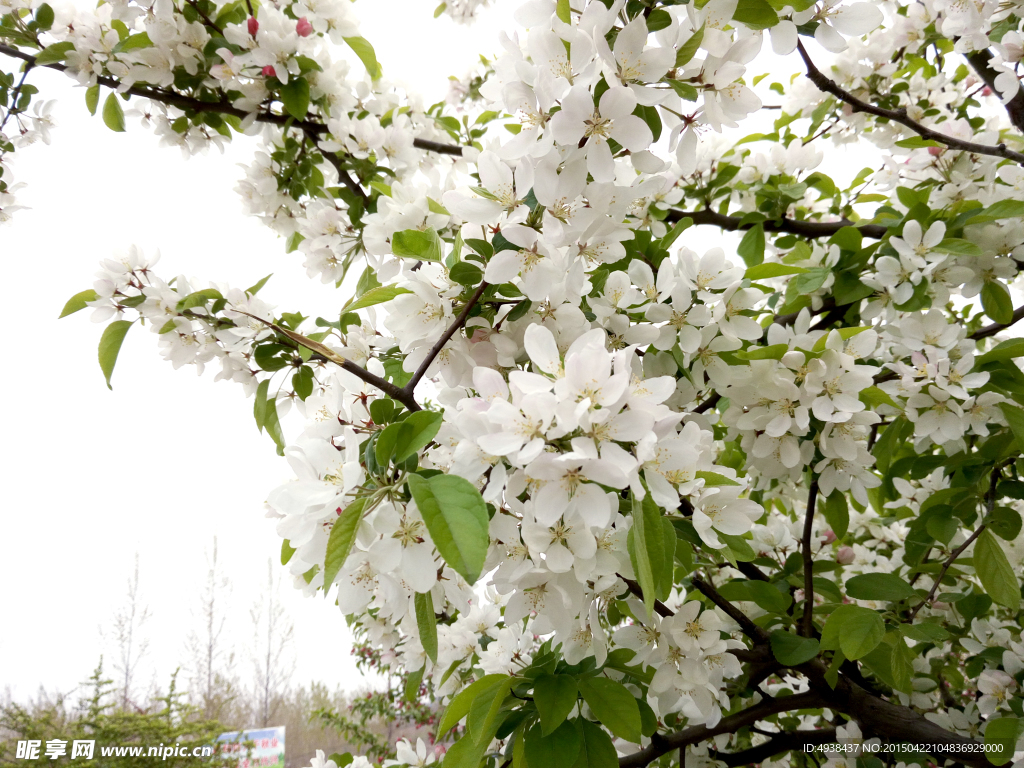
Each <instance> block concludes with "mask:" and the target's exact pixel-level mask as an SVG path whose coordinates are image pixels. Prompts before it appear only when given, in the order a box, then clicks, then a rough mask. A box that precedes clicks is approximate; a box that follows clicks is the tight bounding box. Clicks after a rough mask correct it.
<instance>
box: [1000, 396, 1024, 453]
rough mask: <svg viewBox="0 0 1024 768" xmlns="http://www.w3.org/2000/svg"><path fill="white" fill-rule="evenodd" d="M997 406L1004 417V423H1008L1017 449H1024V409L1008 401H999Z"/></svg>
mask: <svg viewBox="0 0 1024 768" xmlns="http://www.w3.org/2000/svg"><path fill="white" fill-rule="evenodd" d="M999 408H1000V410H1002V412H1003V416H1005V417H1006V423H1007V424H1009V425H1010V431H1011V432H1013V437H1014V439H1015V440H1016V441H1017V448H1018V450H1021V451H1024V410H1021V409H1020V408H1018V407H1017V406H1015V405H1010V404H1009V403H1000V404H999Z"/></svg>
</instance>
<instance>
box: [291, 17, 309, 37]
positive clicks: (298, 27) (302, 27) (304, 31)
mask: <svg viewBox="0 0 1024 768" xmlns="http://www.w3.org/2000/svg"><path fill="white" fill-rule="evenodd" d="M295 31H296V32H297V33H298V35H299V37H309V36H310V35H312V34H313V25H312V24H310V23H309V19H307V18H306V17H305V16H303V17H302V18H301V19H299V20H298V21H297V22H295Z"/></svg>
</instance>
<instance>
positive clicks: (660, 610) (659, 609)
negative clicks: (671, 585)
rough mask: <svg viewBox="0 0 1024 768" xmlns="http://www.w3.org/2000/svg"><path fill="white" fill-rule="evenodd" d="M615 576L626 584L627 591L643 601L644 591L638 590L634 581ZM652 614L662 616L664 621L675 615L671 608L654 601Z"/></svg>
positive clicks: (619, 575) (637, 585)
mask: <svg viewBox="0 0 1024 768" xmlns="http://www.w3.org/2000/svg"><path fill="white" fill-rule="evenodd" d="M616 575H617V576H618V577H619V578H620V579H622V580H623V581H624V582H626V586H627V587H629V591H630V592H632V593H633V594H634V595H636V596H637V597H639V598H640V599H641V600H643V599H644V591H643V590H642V589H641V588H640V585H639V584H637V583H636V582H635V581H633V579H627V578H626V577H625V576H622V575H621V574H616ZM654 612H655V613H656V614H658V615H659V616H664V617H665V618H666V619H667V618H668V617H669V616H675V615H676V614H675V611H673V610H672V609H671V608H669V607H668V606H667V605H665V604H664V603H663V602H661V600H655V601H654Z"/></svg>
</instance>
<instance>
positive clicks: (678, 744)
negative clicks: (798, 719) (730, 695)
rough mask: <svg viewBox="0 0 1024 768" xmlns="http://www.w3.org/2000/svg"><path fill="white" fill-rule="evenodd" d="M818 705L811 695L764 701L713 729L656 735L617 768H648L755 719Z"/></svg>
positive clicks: (697, 727) (815, 696) (696, 728)
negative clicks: (670, 755) (670, 753)
mask: <svg viewBox="0 0 1024 768" xmlns="http://www.w3.org/2000/svg"><path fill="white" fill-rule="evenodd" d="M821 706H824V702H823V701H822V699H821V697H820V696H818V694H817V693H813V692H807V693H798V694H796V695H795V696H783V697H781V698H775V699H766V700H764V701H762V702H760V703H759V704H755V705H754V706H752V707H749V708H748V709H744V710H743V711H742V712H737V713H736V714H734V715H729V716H728V717H723V718H722V719H721V721H719V723H718V725H716V726H714V727H713V728H709V727H708V726H706V725H695V726H693V727H690V728H684V729H683V730H681V731H677V732H676V733H670V734H667V735H664V736H661V735H659V734H655V735H654V736H653V737H652V738H651V743H650V744H649V745H648V746H647V747H645V748H644V749H641V750H640V751H639V752H634V753H633V754H631V755H626V756H625V757H620V758H619V768H643V766H646V765H650V764H651V763H653V762H654V761H655V760H657V759H658V758H659V757H661V756H662V755H665V754H668V753H669V752H672V751H674V750H677V749H684V748H686V747H688V746H690V745H691V744H699V743H700V742H702V741H705V740H707V739H710V738H712V737H713V736H717V735H718V734H720V733H734V732H736V731H738V730H739V729H740V728H743V727H745V726H748V725H753V724H754V723H756V722H757V721H758V720H763V719H764V718H766V717H771V716H772V715H777V714H780V713H782V712H793V711H795V710H798V709H817V708H818V707H821Z"/></svg>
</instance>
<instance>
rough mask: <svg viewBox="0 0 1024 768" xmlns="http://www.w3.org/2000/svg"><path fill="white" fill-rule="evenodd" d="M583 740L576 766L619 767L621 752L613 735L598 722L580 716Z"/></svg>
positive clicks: (584, 767) (591, 767)
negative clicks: (606, 731)
mask: <svg viewBox="0 0 1024 768" xmlns="http://www.w3.org/2000/svg"><path fill="white" fill-rule="evenodd" d="M576 723H577V724H578V725H579V727H580V729H581V731H582V735H583V742H582V744H581V745H580V754H579V756H578V757H577V758H576V765H575V766H574V768H619V754H618V752H616V751H615V745H614V744H612V739H611V737H610V736H609V735H608V734H607V733H605V732H604V729H603V728H601V726H599V725H597V724H596V723H592V722H590V721H589V720H585V719H584V718H582V717H581V718H578V719H577V720H576Z"/></svg>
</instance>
